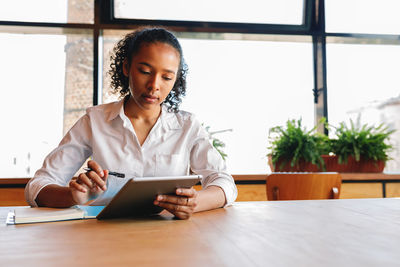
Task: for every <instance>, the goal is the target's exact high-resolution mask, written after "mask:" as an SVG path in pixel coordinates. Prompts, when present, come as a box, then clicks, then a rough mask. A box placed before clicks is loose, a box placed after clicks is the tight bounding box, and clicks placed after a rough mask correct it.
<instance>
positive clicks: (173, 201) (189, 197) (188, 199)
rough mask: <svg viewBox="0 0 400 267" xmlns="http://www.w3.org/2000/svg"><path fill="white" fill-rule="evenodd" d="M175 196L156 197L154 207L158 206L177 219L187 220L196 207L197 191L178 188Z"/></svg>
mask: <svg viewBox="0 0 400 267" xmlns="http://www.w3.org/2000/svg"><path fill="white" fill-rule="evenodd" d="M175 193H176V195H158V196H157V197H156V200H154V205H157V206H160V207H162V208H164V209H166V210H168V211H169V212H171V213H172V214H174V215H175V216H176V217H177V218H179V219H184V220H186V219H189V218H190V216H192V214H193V212H194V210H195V208H196V206H197V195H198V193H197V191H196V190H195V189H194V188H193V187H192V188H189V189H188V188H178V189H176V192H175Z"/></svg>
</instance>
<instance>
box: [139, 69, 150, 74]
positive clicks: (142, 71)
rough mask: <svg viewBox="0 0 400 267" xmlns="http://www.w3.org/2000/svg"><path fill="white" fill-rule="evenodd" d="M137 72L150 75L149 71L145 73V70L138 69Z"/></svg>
mask: <svg viewBox="0 0 400 267" xmlns="http://www.w3.org/2000/svg"><path fill="white" fill-rule="evenodd" d="M139 71H140V72H141V73H143V74H150V72H149V71H145V70H141V69H139Z"/></svg>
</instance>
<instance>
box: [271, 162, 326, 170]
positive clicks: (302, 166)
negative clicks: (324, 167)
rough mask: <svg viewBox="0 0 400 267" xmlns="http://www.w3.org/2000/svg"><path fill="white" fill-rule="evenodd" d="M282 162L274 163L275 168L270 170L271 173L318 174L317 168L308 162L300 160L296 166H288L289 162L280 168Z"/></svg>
mask: <svg viewBox="0 0 400 267" xmlns="http://www.w3.org/2000/svg"><path fill="white" fill-rule="evenodd" d="M281 164H282V160H278V161H277V163H276V168H273V167H272V168H271V170H272V171H276V172H318V171H319V170H318V166H317V165H315V164H312V163H310V162H305V161H304V160H300V161H299V164H298V166H297V165H295V166H293V167H292V166H290V161H289V162H287V163H286V164H285V165H283V166H282V168H280V166H281Z"/></svg>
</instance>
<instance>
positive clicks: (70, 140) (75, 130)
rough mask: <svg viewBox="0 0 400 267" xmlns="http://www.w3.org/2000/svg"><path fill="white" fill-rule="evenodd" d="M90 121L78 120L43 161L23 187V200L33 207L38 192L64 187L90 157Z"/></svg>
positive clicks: (86, 118) (86, 117) (83, 118)
mask: <svg viewBox="0 0 400 267" xmlns="http://www.w3.org/2000/svg"><path fill="white" fill-rule="evenodd" d="M90 136H91V131H90V120H89V117H88V115H85V116H83V117H82V118H80V119H79V120H78V121H77V122H76V124H75V125H74V126H73V127H72V128H71V130H70V131H69V132H68V133H67V134H66V135H65V136H64V138H63V139H62V140H61V142H60V144H59V145H58V147H57V148H56V149H54V150H53V151H52V152H51V153H50V154H49V155H48V156H47V157H46V158H45V160H44V162H43V166H42V167H41V168H40V169H39V170H38V171H37V172H36V173H35V175H34V177H33V178H32V179H31V180H30V181H29V183H28V184H27V185H26V187H25V198H26V201H27V202H28V203H29V205H31V206H33V207H35V206H37V203H36V201H35V199H36V197H37V195H38V194H39V192H40V191H41V190H42V189H43V188H44V187H45V186H47V185H50V184H57V185H60V186H66V185H67V184H68V183H69V181H70V180H71V178H72V177H73V175H74V174H75V173H76V172H77V171H78V170H79V168H80V167H81V166H82V164H83V163H84V162H85V160H86V159H87V158H88V157H89V156H90V155H91V153H92V151H91V145H90V140H91V138H90Z"/></svg>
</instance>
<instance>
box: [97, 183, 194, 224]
mask: <svg viewBox="0 0 400 267" xmlns="http://www.w3.org/2000/svg"><path fill="white" fill-rule="evenodd" d="M200 180H201V175H188V176H165V177H140V178H139V177H135V178H131V179H129V181H128V182H127V183H126V184H125V185H124V186H123V187H122V188H121V190H120V191H119V192H118V193H117V194H116V195H115V196H114V197H113V198H112V199H111V201H110V203H109V204H108V205H107V206H106V207H105V208H104V209H103V210H102V211H101V212H100V214H99V215H98V216H97V219H106V218H117V217H127V216H143V215H152V214H158V213H160V212H161V211H162V210H163V208H161V207H159V206H155V205H154V204H153V202H154V200H155V198H156V196H157V195H159V194H163V195H167V194H175V190H176V189H177V188H190V187H192V186H193V185H195V184H197V183H199V182H200Z"/></svg>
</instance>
